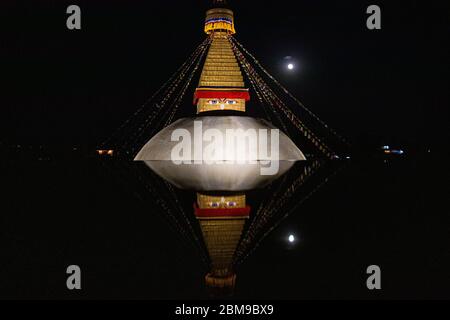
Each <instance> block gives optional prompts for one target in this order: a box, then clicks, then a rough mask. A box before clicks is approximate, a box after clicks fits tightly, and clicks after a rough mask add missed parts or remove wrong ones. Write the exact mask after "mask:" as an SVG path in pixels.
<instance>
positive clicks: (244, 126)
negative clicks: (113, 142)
mask: <svg viewBox="0 0 450 320" xmlns="http://www.w3.org/2000/svg"><path fill="white" fill-rule="evenodd" d="M215 5H216V7H214V8H212V9H210V10H208V11H207V13H206V20H205V29H204V31H205V32H206V34H208V36H209V39H210V46H209V50H208V53H207V55H206V59H205V60H204V64H203V69H202V72H201V75H200V80H199V84H198V87H197V88H196V90H195V92H194V99H193V102H194V105H195V106H196V113H197V116H196V117H192V118H182V119H179V120H177V121H175V122H173V123H172V124H170V125H168V126H166V127H165V128H163V129H162V130H161V131H160V132H158V133H157V134H156V135H154V136H153V137H152V138H151V139H150V140H149V141H148V142H147V143H146V144H145V145H144V146H143V148H142V149H141V150H140V151H139V152H138V154H137V155H136V157H135V160H136V161H144V162H145V163H146V164H147V166H149V167H150V168H151V169H152V170H153V171H154V172H156V173H157V174H158V175H160V176H161V177H162V178H164V179H165V180H167V181H169V182H171V183H172V184H174V185H176V186H177V187H180V188H185V189H192V190H195V191H196V192H197V199H196V202H195V203H194V213H195V216H196V218H197V220H198V222H199V225H200V229H201V232H202V236H203V240H204V243H205V246H206V249H207V251H208V255H209V258H210V271H209V273H208V274H207V275H206V276H205V283H206V286H207V287H208V289H209V291H210V292H212V293H213V294H215V295H216V294H217V295H223V294H227V293H232V292H233V290H234V286H235V281H236V274H235V272H234V270H233V257H234V254H235V251H236V248H237V246H238V244H239V241H240V239H241V234H242V232H243V230H244V225H245V222H246V221H247V219H248V217H249V215H250V212H251V208H250V207H249V206H248V205H247V204H246V195H245V193H244V192H245V191H246V190H251V189H255V188H258V187H261V186H264V185H266V184H268V183H270V182H271V181H273V180H274V179H276V178H278V177H279V176H281V175H282V174H284V173H285V172H286V171H287V170H288V169H289V168H290V167H291V166H292V165H293V164H294V162H295V161H299V160H305V159H306V158H305V156H304V155H303V153H302V152H301V151H300V150H299V149H298V148H297V146H296V145H295V144H294V143H293V142H292V140H291V139H290V138H289V137H288V136H287V135H286V134H285V133H283V132H281V131H279V130H276V131H277V132H278V133H277V136H276V138H277V148H276V150H275V151H274V150H273V149H272V145H274V143H275V142H274V140H273V136H272V135H268V136H267V140H266V142H267V149H268V150H270V157H269V156H268V154H266V156H261V154H262V153H261V152H260V151H261V145H260V144H257V145H253V146H251V145H250V144H249V145H248V146H247V147H246V148H244V149H240V150H237V151H236V150H232V152H230V150H229V148H228V147H229V146H228V145H226V144H222V145H221V147H222V150H221V152H219V154H220V157H217V156H216V155H217V154H216V153H215V154H214V155H215V156H211V155H208V154H205V153H202V154H201V155H200V156H199V155H198V154H197V151H196V147H195V145H194V144H192V145H191V147H190V149H189V150H188V152H187V153H188V154H189V156H188V157H186V155H185V154H184V155H183V156H184V158H183V161H181V162H180V163H176V162H174V161H173V160H174V157H173V150H174V148H176V146H177V144H178V143H179V141H178V140H177V139H173V133H174V132H176V130H178V129H180V130H184V131H183V132H185V133H188V135H189V136H192V137H195V136H196V134H197V133H198V132H196V130H198V125H199V123H200V122H201V130H202V132H204V131H206V130H209V129H212V130H215V131H216V132H219V133H221V134H223V135H224V136H226V134H227V130H230V129H233V130H241V131H242V132H247V130H249V129H252V130H255V132H256V131H257V132H261V131H260V130H262V132H271V131H272V130H273V129H276V128H275V126H273V125H272V124H271V123H269V122H268V121H266V120H263V119H258V118H252V117H248V116H245V112H246V108H247V103H248V101H249V100H250V93H249V89H248V88H246V86H245V82H244V78H243V74H242V71H241V68H240V65H239V63H238V60H237V58H236V55H235V52H234V51H233V48H232V43H231V42H230V39H229V37H230V35H232V34H234V33H235V32H236V31H235V26H234V15H233V11H231V10H230V9H228V8H225V7H223V6H224V1H215ZM193 140H195V138H194V139H193ZM201 143H202V147H203V149H207V148H208V146H209V144H210V143H212V141H209V142H208V141H204V139H203V140H202V142H201ZM253 149H255V150H253ZM266 151H267V150H266ZM184 152H186V150H185V151H184ZM273 152H276V160H275V161H276V162H277V171H276V173H273V174H270V175H264V174H261V172H262V171H261V169H262V168H264V167H265V166H266V165H267V162H271V161H274V160H273V159H274V158H273ZM199 160H201V161H199ZM211 162H212V163H211Z"/></svg>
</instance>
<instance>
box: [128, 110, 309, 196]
mask: <svg viewBox="0 0 450 320" xmlns="http://www.w3.org/2000/svg"><path fill="white" fill-rule="evenodd" d="M198 121H201V127H202V131H201V132H202V133H204V132H205V131H206V130H208V129H215V130H216V131H215V132H216V133H221V134H223V136H224V137H226V135H227V130H229V129H234V130H236V129H242V130H243V131H244V132H246V131H247V130H248V129H254V131H255V132H259V130H260V129H263V131H262V132H267V133H268V134H267V133H266V137H267V147H266V149H267V150H266V151H267V152H268V154H270V156H273V153H274V152H273V150H271V147H272V141H271V140H272V136H271V134H270V133H269V132H270V130H271V129H276V128H275V127H273V126H272V125H271V124H270V123H269V122H267V121H265V120H263V119H255V118H250V117H239V116H224V117H221V116H216V117H214V116H205V117H196V118H183V119H180V120H178V121H176V122H174V123H172V124H171V125H170V126H168V127H166V128H164V129H163V130H161V131H160V132H159V133H158V134H156V135H155V136H154V137H153V138H152V139H150V141H149V142H147V143H146V144H145V146H144V147H143V148H142V149H141V150H140V151H139V153H138V154H137V156H136V157H135V159H134V160H135V161H144V162H145V163H146V164H147V166H149V167H150V168H151V169H152V170H153V171H154V172H156V173H157V174H158V175H159V176H161V177H162V178H164V179H166V180H167V181H169V182H171V183H172V184H174V185H176V186H177V187H179V188H183V189H193V190H198V191H244V190H251V189H255V188H258V187H262V186H264V185H267V184H268V183H270V182H271V181H273V180H275V179H276V178H278V177H279V176H281V175H283V174H284V173H285V172H286V171H287V170H289V169H290V168H291V167H292V165H293V164H294V162H295V161H298V160H306V158H305V156H304V155H303V153H302V152H301V151H300V150H299V149H298V148H297V146H295V144H294V143H293V142H292V141H291V139H289V137H288V136H286V135H285V134H284V133H283V132H281V131H278V136H277V137H278V139H277V140H278V141H279V143H278V148H276V149H277V153H276V154H277V159H276V160H274V158H271V157H270V156H269V157H268V156H264V154H262V153H261V152H260V151H261V150H260V147H259V143H258V142H259V141H258V142H257V143H255V144H253V147H252V146H251V145H252V144H251V143H250V142H249V143H248V145H246V147H245V148H244V149H239V150H234V151H233V152H231V153H232V156H231V157H230V156H229V154H230V152H229V151H230V149H229V148H227V146H226V145H225V144H223V145H222V144H220V145H219V146H220V147H221V148H222V150H220V151H221V152H219V153H220V156H219V158H217V157H216V158H214V159H212V158H211V156H210V155H208V154H207V153H205V152H202V153H201V156H202V158H201V160H203V161H200V162H194V160H198V158H196V157H195V146H194V143H192V145H191V146H190V150H188V152H187V154H188V157H187V158H186V157H185V158H184V159H183V161H184V160H186V159H187V160H192V161H190V162H188V163H186V162H185V161H184V162H183V163H177V162H174V161H173V153H172V151H173V150H174V148H175V147H176V146H177V144H180V141H179V140H176V139H175V141H172V134H173V132H174V131H175V130H177V129H181V130H183V131H184V132H185V133H186V134H188V135H190V136H192V137H193V136H194V131H195V129H194V128H196V129H197V133H198V129H199V127H198ZM196 122H197V124H196ZM201 137H203V138H204V136H203V134H201ZM257 139H259V136H257ZM206 140H208V139H206ZM242 140H245V139H241V140H240V141H242ZM192 141H194V139H192ZM197 141H198V140H197ZM212 141H213V140H211V141H209V140H208V141H205V139H203V140H202V142H201V143H202V147H203V150H205V149H207V148H208V146H209V144H210V143H213V142H212ZM248 141H250V140H247V142H248ZM274 146H276V144H275V145H274ZM197 155H198V154H197ZM208 160H211V161H213V162H212V163H206V162H207V161H208ZM220 160H223V161H220ZM267 160H271V161H267ZM239 161H242V162H239ZM269 167H270V168H272V169H273V170H269V171H271V173H269V174H267V171H266V173H264V170H267V168H269Z"/></svg>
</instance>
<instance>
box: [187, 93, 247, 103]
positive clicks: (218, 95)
mask: <svg viewBox="0 0 450 320" xmlns="http://www.w3.org/2000/svg"><path fill="white" fill-rule="evenodd" d="M200 98H206V99H208V98H209V99H245V101H249V100H250V93H249V92H248V91H221V90H217V91H216V90H196V91H195V93H194V104H197V101H198V99H200Z"/></svg>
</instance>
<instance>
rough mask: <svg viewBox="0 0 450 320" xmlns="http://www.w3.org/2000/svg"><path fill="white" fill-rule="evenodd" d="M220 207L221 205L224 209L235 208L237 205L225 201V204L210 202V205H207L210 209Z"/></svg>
mask: <svg viewBox="0 0 450 320" xmlns="http://www.w3.org/2000/svg"><path fill="white" fill-rule="evenodd" d="M221 205H222V206H223V205H225V207H235V206H236V205H237V203H236V202H234V201H226V202H210V203H209V206H210V207H211V208H218V207H220V206H221Z"/></svg>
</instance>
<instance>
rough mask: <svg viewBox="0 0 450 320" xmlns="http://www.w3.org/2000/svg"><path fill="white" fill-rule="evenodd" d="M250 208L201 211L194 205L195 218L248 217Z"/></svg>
mask: <svg viewBox="0 0 450 320" xmlns="http://www.w3.org/2000/svg"><path fill="white" fill-rule="evenodd" d="M250 210H251V208H250V206H246V207H245V208H218V209H209V208H208V209H201V208H199V207H198V206H197V204H196V203H194V211H195V216H196V217H200V218H207V217H211V218H214V217H248V215H249V214H250Z"/></svg>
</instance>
